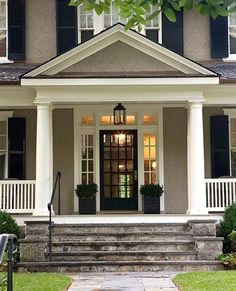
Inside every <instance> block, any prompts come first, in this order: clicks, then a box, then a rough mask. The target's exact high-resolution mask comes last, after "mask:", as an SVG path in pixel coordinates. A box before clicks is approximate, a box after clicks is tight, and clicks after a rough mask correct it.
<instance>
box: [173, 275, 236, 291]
mask: <svg viewBox="0 0 236 291" xmlns="http://www.w3.org/2000/svg"><path fill="white" fill-rule="evenodd" d="M173 281H174V283H175V284H176V285H177V286H178V287H179V288H180V290H181V291H235V290H236V271H216V272H192V273H183V274H179V275H177V276H176V277H175V278H174V279H173Z"/></svg>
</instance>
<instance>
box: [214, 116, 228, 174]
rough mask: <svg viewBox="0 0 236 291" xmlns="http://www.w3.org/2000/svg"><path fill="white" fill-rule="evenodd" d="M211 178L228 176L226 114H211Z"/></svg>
mask: <svg viewBox="0 0 236 291" xmlns="http://www.w3.org/2000/svg"><path fill="white" fill-rule="evenodd" d="M210 126H211V169H212V178H218V177H221V176H229V175H230V168H229V122H228V116H227V115H222V116H211V119H210Z"/></svg>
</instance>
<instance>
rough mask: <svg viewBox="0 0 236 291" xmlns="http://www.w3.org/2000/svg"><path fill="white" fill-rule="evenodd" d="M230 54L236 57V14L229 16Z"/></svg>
mask: <svg viewBox="0 0 236 291" xmlns="http://www.w3.org/2000/svg"><path fill="white" fill-rule="evenodd" d="M229 54H230V55H235V56H236V13H232V14H231V15H230V16H229Z"/></svg>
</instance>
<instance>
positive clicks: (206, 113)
mask: <svg viewBox="0 0 236 291" xmlns="http://www.w3.org/2000/svg"><path fill="white" fill-rule="evenodd" d="M214 115H224V112H223V109H222V108H220V107H205V108H204V109H203V125H204V155H205V177H206V178H211V137H210V116H214Z"/></svg>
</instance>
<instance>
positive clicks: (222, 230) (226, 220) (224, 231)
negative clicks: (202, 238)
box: [217, 203, 236, 253]
mask: <svg viewBox="0 0 236 291" xmlns="http://www.w3.org/2000/svg"><path fill="white" fill-rule="evenodd" d="M233 230H236V203H234V204H232V205H231V206H230V207H228V208H227V209H226V210H225V214H224V217H223V220H222V221H221V222H220V227H219V229H218V232H217V235H218V236H221V237H224V242H223V252H224V253H229V252H231V251H232V249H231V240H230V237H229V235H230V234H231V232H232V231H233Z"/></svg>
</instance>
